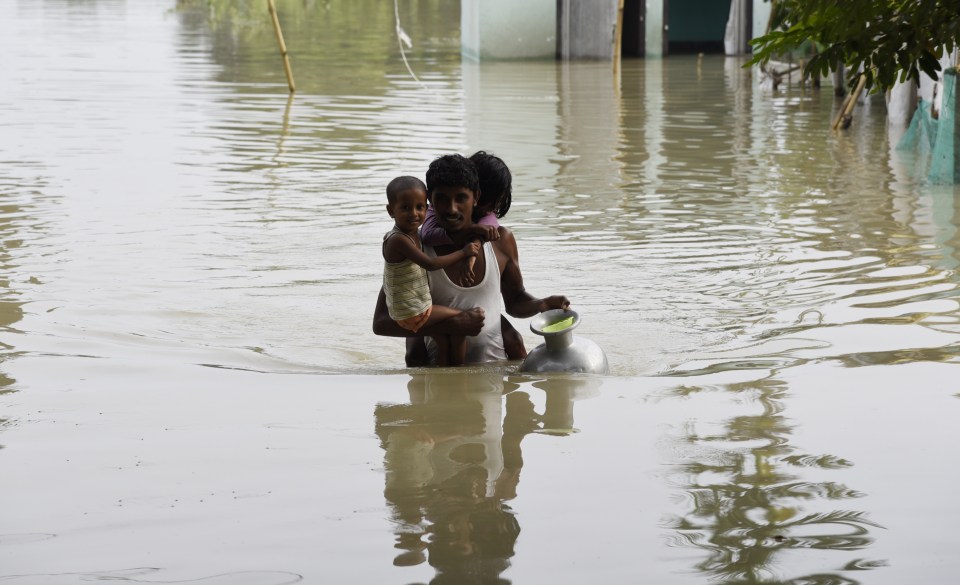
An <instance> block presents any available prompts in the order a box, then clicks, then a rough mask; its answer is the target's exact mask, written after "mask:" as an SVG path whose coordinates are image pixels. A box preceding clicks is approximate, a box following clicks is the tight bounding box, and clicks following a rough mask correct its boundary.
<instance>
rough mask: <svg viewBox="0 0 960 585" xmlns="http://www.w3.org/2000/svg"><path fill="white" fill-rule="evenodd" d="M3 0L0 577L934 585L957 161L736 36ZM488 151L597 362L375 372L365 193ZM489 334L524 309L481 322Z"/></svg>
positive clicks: (946, 549)
mask: <svg viewBox="0 0 960 585" xmlns="http://www.w3.org/2000/svg"><path fill="white" fill-rule="evenodd" d="M278 4H279V6H280V12H281V18H282V19H283V22H284V33H285V35H286V40H287V45H288V48H289V50H290V53H291V56H292V62H293V71H294V74H295V76H296V80H297V87H298V91H297V93H296V94H295V95H294V96H292V97H290V96H289V95H288V92H287V88H286V81H285V79H284V76H283V69H282V66H281V63H280V60H279V57H278V55H277V52H276V44H275V39H274V37H273V31H272V28H271V27H270V23H269V20H268V18H267V14H266V9H265V7H262V6H261V5H260V4H259V3H250V4H249V5H247V4H245V3H230V2H216V1H212V2H200V1H195V2H188V1H185V2H178V3H174V2H166V1H159V0H157V1H154V0H151V1H145V2H123V1H120V0H92V1H87V2H70V1H66V0H48V1H43V2H27V1H19V2H12V3H11V5H10V6H9V7H8V10H7V17H6V18H4V19H2V20H0V49H2V51H0V241H2V244H3V247H2V251H0V263H2V265H3V269H4V270H3V276H2V277H0V278H2V280H0V324H2V326H3V330H2V339H0V342H2V344H3V345H2V353H0V360H2V363H0V375H2V377H0V384H2V387H0V393H2V394H0V400H2V403H3V414H2V421H0V444H2V446H3V447H4V448H3V449H2V450H0V468H2V470H3V471H2V473H3V477H4V481H3V482H0V484H2V485H0V499H2V501H3V502H4V505H3V506H2V508H0V525H2V527H3V528H2V529H0V575H2V578H3V579H4V580H5V581H9V582H11V583H18V584H19V583H38V584H39V583H43V584H47V583H78V582H85V581H89V580H92V579H114V580H127V581H132V582H143V583H151V582H154V583H155V582H200V583H211V584H216V583H231V584H235V583H241V584H246V583H249V584H255V585H261V584H262V585H273V584H280V583H294V582H309V583H321V582H338V583H373V582H376V583H427V582H431V581H433V582H437V583H443V582H453V583H472V582H477V583H486V582H496V581H494V580H495V579H502V580H504V581H505V582H511V583H517V584H526V583H543V582H546V581H549V582H552V583H581V582H586V581H602V582H610V583H626V582H638V581H648V582H656V583H704V582H706V581H712V582H720V583H759V582H764V583H788V582H789V583H864V584H867V583H869V584H876V583H881V584H882V583H903V582H907V581H910V580H912V581H919V582H922V583H945V582H950V581H951V580H952V579H953V578H955V575H956V574H957V570H958V569H960V565H958V562H957V561H956V560H955V556H956V555H955V554H954V550H955V548H956V543H957V539H956V536H955V534H954V533H955V528H954V527H953V525H952V519H953V518H957V517H958V512H960V506H958V504H957V501H956V498H955V497H954V496H953V492H954V491H955V489H954V488H955V485H954V484H955V482H956V480H957V477H958V476H957V473H956V471H955V467H956V464H957V462H958V461H957V457H956V456H955V455H954V450H953V448H952V447H953V445H955V444H956V443H957V439H958V436H957V435H958V431H957V430H956V425H955V424H953V421H954V420H955V419H956V418H957V416H958V414H960V401H958V400H957V396H958V389H957V387H956V384H955V383H954V382H953V381H952V380H953V379H954V378H955V377H956V376H955V374H954V372H955V370H952V368H953V367H955V366H956V364H957V353H958V344H960V335H958V333H960V321H958V310H957V309H958V294H957V284H958V277H957V266H958V264H960V262H958V260H960V252H958V244H960V237H958V226H960V215H958V212H957V211H956V210H957V209H958V206H957V201H958V191H957V190H956V189H955V188H953V187H933V186H930V185H927V184H925V183H924V182H923V180H922V179H921V178H918V177H922V173H920V172H918V168H919V166H920V163H921V162H922V161H921V160H919V159H918V158H917V157H915V156H914V155H913V154H912V153H909V152H906V153H905V152H900V151H896V150H895V149H894V146H895V144H894V142H895V135H894V137H893V138H891V137H890V135H889V134H888V130H887V128H886V121H885V117H884V111H883V102H882V100H879V101H878V100H870V101H869V102H868V103H866V104H864V105H862V106H861V107H860V108H859V109H858V112H857V115H856V119H855V122H854V126H853V127H852V128H851V129H850V130H849V131H847V132H843V133H832V132H831V131H830V130H829V124H830V119H831V116H832V114H833V112H834V109H835V108H836V107H837V104H836V103H835V101H834V99H833V95H832V92H831V91H829V90H825V91H822V92H816V91H812V90H810V89H801V88H789V89H785V90H783V91H780V92H778V93H775V94H771V93H769V92H766V91H764V90H763V89H761V87H760V84H759V83H758V80H757V79H756V77H755V75H754V74H753V73H752V72H751V71H750V70H748V69H743V68H742V67H741V63H742V62H741V61H740V60H739V59H735V58H723V57H711V56H707V57H705V58H704V59H703V60H702V61H698V60H697V59H696V58H695V57H671V58H668V59H665V60H650V61H643V60H634V61H627V62H625V63H624V65H623V72H622V78H621V79H620V81H619V85H618V84H617V83H615V82H614V79H613V78H612V73H611V71H610V67H609V64H606V63H593V62H587V63H554V62H552V61H546V62H522V63H515V62H506V63H482V64H478V63H470V62H463V61H461V59H460V56H459V31H458V23H459V3H457V2H444V1H440V0H434V1H421V2H416V3H413V2H405V1H401V2H399V8H400V10H399V15H400V19H401V24H402V26H403V28H404V30H405V31H406V32H407V33H408V34H409V35H410V37H411V38H412V39H413V47H412V48H410V49H408V50H407V57H408V59H409V63H410V67H411V69H412V70H413V72H414V74H415V75H416V78H414V77H413V76H411V74H410V72H408V70H407V68H406V66H405V65H404V62H403V59H402V58H401V54H400V50H399V46H398V44H397V42H396V37H395V35H394V32H393V31H394V27H395V24H396V23H395V20H394V12H393V6H392V4H390V3H384V2H374V1H373V0H359V1H352V2H328V3H312V2H307V3H297V2H284V1H281V2H279V3H278ZM477 149H486V150H489V151H492V152H495V153H497V154H498V155H500V156H501V157H503V158H504V159H505V160H506V161H507V163H508V164H509V165H510V167H511V169H512V170H513V174H514V205H513V207H512V208H511V210H510V213H509V214H508V215H507V217H505V218H504V219H503V223H504V224H505V225H507V226H509V227H510V228H511V229H512V230H513V231H514V233H515V234H516V236H517V239H518V242H519V244H520V257H521V266H522V268H523V272H524V275H525V281H526V284H527V287H528V289H529V290H530V291H532V292H533V293H534V294H537V295H548V294H557V293H562V294H566V295H567V296H568V297H570V298H571V299H572V301H573V304H574V307H575V308H576V309H577V311H578V312H579V313H580V315H581V316H582V318H583V321H582V323H581V324H580V326H579V327H578V328H577V332H576V333H577V335H583V336H585V337H588V338H590V339H592V340H594V341H596V342H597V343H598V344H599V345H601V346H602V347H603V348H604V349H605V350H606V352H607V355H608V358H609V361H610V364H611V370H612V375H611V376H606V377H591V378H584V377H567V376H554V377H547V378H544V377H530V376H523V375H519V374H518V373H517V372H516V364H496V365H493V366H490V367H484V368H467V369H464V370H439V371H424V370H406V369H404V368H403V361H402V342H401V341H399V340H396V339H387V338H380V337H377V336H374V335H373V334H372V333H371V331H370V323H371V317H372V311H373V306H374V301H375V299H376V294H377V290H378V289H379V286H380V275H381V267H382V259H381V257H380V253H379V241H380V238H381V236H382V234H383V233H384V232H386V231H387V230H388V229H389V227H390V220H389V218H388V216H387V214H386V213H385V210H384V196H383V188H384V186H385V185H386V183H387V182H388V181H389V180H390V179H391V178H393V177H394V176H396V175H400V174H415V175H420V176H422V174H423V172H424V171H425V169H426V166H427V165H428V164H429V162H430V161H431V160H432V159H433V158H434V157H436V156H437V155H439V154H442V153H446V152H462V153H465V154H469V153H471V152H473V151H475V150H477ZM514 323H515V325H516V327H517V329H518V330H520V331H521V332H523V333H524V336H525V338H526V340H527V345H528V346H529V347H532V346H534V345H536V344H537V343H539V341H538V338H537V336H535V335H533V334H532V333H530V332H529V328H528V325H529V321H528V320H522V319H521V320H514Z"/></svg>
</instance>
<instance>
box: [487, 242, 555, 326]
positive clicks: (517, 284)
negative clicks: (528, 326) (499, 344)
mask: <svg viewBox="0 0 960 585" xmlns="http://www.w3.org/2000/svg"><path fill="white" fill-rule="evenodd" d="M493 245H494V248H495V249H496V250H497V251H498V254H497V260H498V261H499V262H502V263H503V272H502V273H501V275H500V294H501V295H503V304H504V306H505V307H506V310H507V313H508V314H509V315H510V316H512V317H517V318H518V319H526V318H527V317H533V316H534V315H536V314H538V313H542V312H544V311H549V310H550V309H566V308H567V307H569V306H570V300H569V299H567V297H565V296H563V295H554V296H550V297H544V298H541V299H538V298H535V297H534V296H533V295H531V294H530V293H528V292H527V290H526V289H525V288H524V286H523V274H522V273H521V272H520V259H519V252H518V251H517V240H516V238H514V237H513V232H511V231H510V230H508V229H507V228H505V227H501V228H500V239H499V240H497V241H496V242H494V244H493Z"/></svg>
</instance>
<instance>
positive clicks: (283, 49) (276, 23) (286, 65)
mask: <svg viewBox="0 0 960 585" xmlns="http://www.w3.org/2000/svg"><path fill="white" fill-rule="evenodd" d="M267 6H268V7H269V8H270V16H271V17H272V18H273V32H275V33H277V44H278V45H280V56H281V57H283V70H284V72H285V73H286V74H287V86H289V87H290V93H293V92H295V91H297V88H296V86H295V85H294V83H293V70H292V69H290V56H289V55H287V44H286V43H284V42H283V31H281V30H280V18H279V17H278V16H277V7H276V5H275V4H274V3H273V0H267Z"/></svg>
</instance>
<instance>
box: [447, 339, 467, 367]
mask: <svg viewBox="0 0 960 585" xmlns="http://www.w3.org/2000/svg"><path fill="white" fill-rule="evenodd" d="M448 339H449V341H450V365H451V366H462V365H463V364H464V363H465V362H466V361H467V338H466V336H464V335H451V336H450V337H449V338H448Z"/></svg>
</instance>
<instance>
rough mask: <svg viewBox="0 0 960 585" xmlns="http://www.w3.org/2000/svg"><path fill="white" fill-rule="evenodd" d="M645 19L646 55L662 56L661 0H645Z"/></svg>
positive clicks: (648, 56) (649, 56) (652, 56)
mask: <svg viewBox="0 0 960 585" xmlns="http://www.w3.org/2000/svg"><path fill="white" fill-rule="evenodd" d="M646 1H647V15H646V20H645V25H646V26H645V31H644V34H645V35H646V37H645V39H646V45H645V48H646V55H645V56H646V57H647V58H648V59H649V58H657V57H663V25H664V22H663V0H646Z"/></svg>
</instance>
